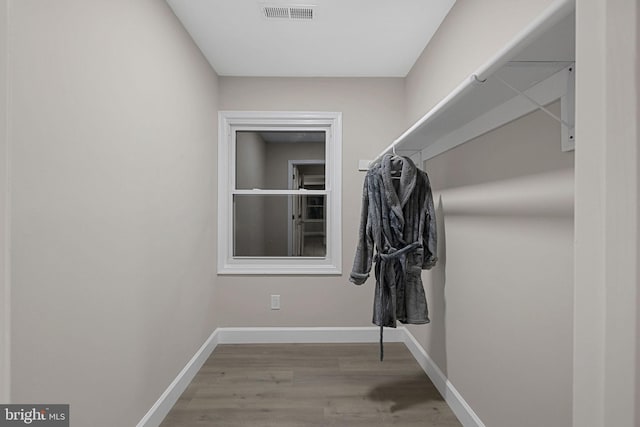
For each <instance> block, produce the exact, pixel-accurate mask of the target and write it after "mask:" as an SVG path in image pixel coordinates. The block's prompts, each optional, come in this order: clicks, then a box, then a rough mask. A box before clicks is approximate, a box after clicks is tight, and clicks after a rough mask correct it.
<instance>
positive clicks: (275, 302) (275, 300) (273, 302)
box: [271, 295, 280, 310]
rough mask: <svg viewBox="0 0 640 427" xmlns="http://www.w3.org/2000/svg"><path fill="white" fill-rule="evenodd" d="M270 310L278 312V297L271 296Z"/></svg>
mask: <svg viewBox="0 0 640 427" xmlns="http://www.w3.org/2000/svg"><path fill="white" fill-rule="evenodd" d="M271 310H280V295H271Z"/></svg>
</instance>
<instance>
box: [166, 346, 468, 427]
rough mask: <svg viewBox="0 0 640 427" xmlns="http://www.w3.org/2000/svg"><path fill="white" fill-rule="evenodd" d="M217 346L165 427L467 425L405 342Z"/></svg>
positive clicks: (430, 426) (441, 426) (179, 401)
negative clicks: (381, 352)
mask: <svg viewBox="0 0 640 427" xmlns="http://www.w3.org/2000/svg"><path fill="white" fill-rule="evenodd" d="M378 357H379V356H378V346H377V345H376V344H239V345H236V344H233V345H232V344H225V345H219V346H217V347H216V349H215V350H214V352H213V353H212V355H211V357H209V359H208V360H207V361H206V362H205V364H204V365H203V366H202V368H201V370H200V371H199V372H198V374H197V375H196V377H195V378H194V380H193V381H192V382H191V384H190V385H189V386H188V387H187V389H186V390H185V392H184V393H183V394H182V396H181V397H180V399H179V400H178V402H177V403H176V404H175V405H174V407H173V408H172V409H171V411H170V412H169V414H168V415H167V417H166V418H165V420H164V421H163V423H162V424H161V427H201V426H221V427H236V426H260V427H270V426H277V427H288V426H292V427H293V426H296V427H300V426H310V427H313V426H345V427H347V426H348V427H358V426H367V427H377V426H406V427H412V426H421V427H458V426H461V424H460V423H459V422H458V420H457V419H456V418H455V416H454V415H453V413H452V412H451V410H450V408H449V407H448V406H447V404H446V403H445V402H444V400H443V399H442V397H441V396H440V394H439V393H438V391H437V390H436V388H435V386H434V385H433V384H432V383H431V381H430V380H429V378H428V377H427V376H426V375H425V374H424V371H422V369H421V368H420V366H419V365H418V364H417V362H416V361H415V359H414V358H413V357H412V356H411V353H410V352H409V351H408V350H407V348H406V347H405V346H404V344H400V343H388V344H385V360H384V362H380V361H379V360H378Z"/></svg>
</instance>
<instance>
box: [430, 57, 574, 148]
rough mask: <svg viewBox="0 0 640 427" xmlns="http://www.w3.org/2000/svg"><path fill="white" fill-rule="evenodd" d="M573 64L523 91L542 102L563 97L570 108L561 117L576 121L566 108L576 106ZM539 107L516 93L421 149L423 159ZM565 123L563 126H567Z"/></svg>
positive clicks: (566, 145)
mask: <svg viewBox="0 0 640 427" xmlns="http://www.w3.org/2000/svg"><path fill="white" fill-rule="evenodd" d="M573 67H574V64H571V65H569V66H567V67H565V68H564V69H562V70H560V71H558V72H557V73H554V74H553V75H551V76H550V77H548V78H546V79H544V80H542V81H541V82H540V83H537V84H536V85H534V86H532V87H531V88H529V89H527V90H525V91H523V93H524V94H525V95H527V96H528V97H530V98H531V99H533V100H535V101H536V102H537V103H538V104H540V105H546V104H548V103H550V102H553V101H555V100H556V99H558V98H564V102H563V103H562V105H563V106H565V107H568V108H565V110H563V111H562V113H561V114H562V117H563V118H566V119H568V120H571V121H573V118H572V117H569V116H568V111H567V110H569V107H571V108H572V107H573V101H574V100H570V99H569V98H568V97H567V96H568V93H567V92H568V86H569V84H570V79H571V77H572V76H574V75H575V73H572V72H571V71H570V69H572V68H573ZM537 109H538V106H537V105H536V104H533V103H532V102H531V101H529V100H528V99H527V98H525V97H522V96H514V97H513V98H511V99H509V100H508V101H506V102H504V103H502V104H500V105H497V106H496V107H494V108H492V109H491V110H488V111H486V112H484V113H483V114H481V115H480V116H478V117H477V118H475V119H473V120H471V121H470V122H468V123H465V124H464V125H462V126H461V127H459V128H457V129H454V130H453V131H452V132H450V133H448V134H446V135H444V136H442V137H441V138H439V139H438V140H437V141H433V142H432V143H430V144H429V145H428V146H427V147H426V148H424V149H423V150H422V156H423V158H424V159H431V158H433V157H435V156H437V155H439V154H442V153H444V152H445V151H448V150H451V149H452V148H455V147H457V146H459V145H461V144H464V143H466V142H468V141H471V140H472V139H474V138H476V137H478V136H480V135H483V134H485V133H487V132H489V131H491V130H493V129H496V128H498V127H500V126H502V125H504V124H507V123H509V122H511V121H513V120H516V119H518V118H520V117H522V116H524V115H526V114H529V113H531V112H532V111H535V110H537ZM562 127H563V128H564V126H562ZM568 132H569V130H566V131H563V135H564V134H566V135H568ZM571 132H572V133H573V130H571ZM562 148H563V151H567V150H569V149H571V148H569V146H568V144H563V146H562Z"/></svg>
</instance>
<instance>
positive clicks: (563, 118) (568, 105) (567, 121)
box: [474, 64, 576, 151]
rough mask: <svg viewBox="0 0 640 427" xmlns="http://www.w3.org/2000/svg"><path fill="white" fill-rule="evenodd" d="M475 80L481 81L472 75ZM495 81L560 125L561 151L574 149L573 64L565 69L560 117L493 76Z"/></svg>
mask: <svg viewBox="0 0 640 427" xmlns="http://www.w3.org/2000/svg"><path fill="white" fill-rule="evenodd" d="M474 77H475V78H476V80H477V81H478V82H480V83H482V82H483V80H478V77H477V76H475V75H474ZM493 77H494V78H495V79H496V80H497V81H499V82H500V83H502V84H503V85H505V86H506V87H508V88H509V89H511V90H512V91H514V92H515V93H517V94H518V95H520V96H522V97H523V98H526V99H527V100H528V101H529V102H531V103H532V104H533V105H535V106H536V107H537V108H538V109H539V110H541V111H543V112H544V113H546V114H547V115H548V116H549V117H551V118H553V119H554V120H557V121H558V122H559V123H560V124H561V125H562V141H561V149H562V151H571V150H574V149H575V126H574V121H575V99H576V97H575V87H576V83H575V82H576V78H575V77H576V74H575V64H572V65H570V66H569V67H568V68H567V84H566V91H565V93H563V94H562V95H561V96H560V117H558V116H557V115H556V114H554V113H552V112H551V111H549V109H547V108H546V107H545V106H544V105H542V104H540V103H539V102H538V101H536V100H535V99H533V98H532V97H530V96H529V95H527V94H526V93H525V92H523V91H521V90H519V89H518V88H515V87H513V86H512V85H510V84H509V83H507V82H506V81H505V80H504V79H503V78H501V77H500V76H498V75H494V76H493ZM485 81H486V80H485Z"/></svg>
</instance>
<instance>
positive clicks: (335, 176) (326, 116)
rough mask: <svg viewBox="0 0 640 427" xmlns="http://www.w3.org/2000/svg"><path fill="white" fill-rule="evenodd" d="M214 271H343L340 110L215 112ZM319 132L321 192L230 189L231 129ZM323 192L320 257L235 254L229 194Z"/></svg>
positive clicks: (232, 185) (231, 174)
mask: <svg viewBox="0 0 640 427" xmlns="http://www.w3.org/2000/svg"><path fill="white" fill-rule="evenodd" d="M218 123H219V127H218V266H217V271H218V274H332V275H335V274H341V273H342V225H341V223H342V208H341V203H342V194H341V190H342V184H341V183H342V113H339V112H310V111H304V112H299V111H219V112H218ZM301 128H303V129H307V130H324V131H325V132H326V140H327V144H325V150H326V151H325V153H326V154H325V162H326V168H325V177H326V181H325V190H324V191H312V190H306V191H304V192H300V191H291V190H235V189H234V188H235V174H234V173H233V171H234V167H233V166H232V165H234V164H235V158H234V156H235V154H234V153H235V150H234V149H233V144H234V141H233V139H234V131H236V130H266V129H268V130H300V129H301ZM316 193H317V194H326V196H327V201H326V203H327V218H326V227H327V254H326V256H325V257H317V258H316V257H234V256H233V255H232V254H233V235H232V233H233V231H232V222H233V221H232V219H233V200H232V197H233V194H264V195H266V194H309V195H310V194H316Z"/></svg>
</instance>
